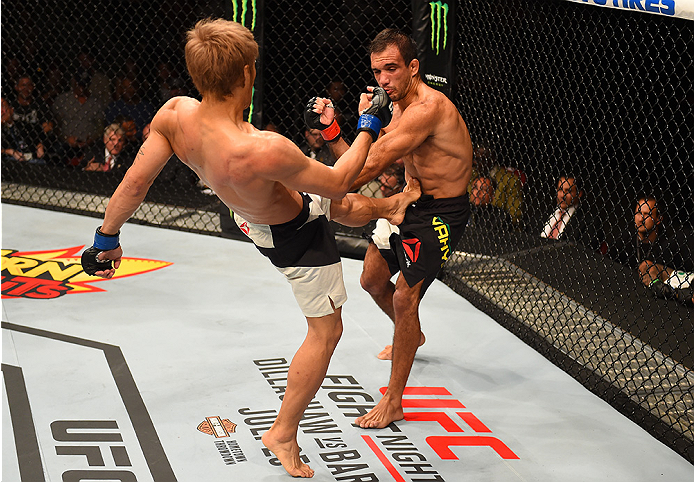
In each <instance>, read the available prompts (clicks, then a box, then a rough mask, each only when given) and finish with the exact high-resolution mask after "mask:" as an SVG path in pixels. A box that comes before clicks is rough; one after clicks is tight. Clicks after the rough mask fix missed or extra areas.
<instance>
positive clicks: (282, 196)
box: [152, 97, 301, 224]
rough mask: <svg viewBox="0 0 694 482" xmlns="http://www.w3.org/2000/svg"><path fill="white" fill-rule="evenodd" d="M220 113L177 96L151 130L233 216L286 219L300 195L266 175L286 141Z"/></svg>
mask: <svg viewBox="0 0 694 482" xmlns="http://www.w3.org/2000/svg"><path fill="white" fill-rule="evenodd" d="M220 114H221V111H219V112H218V111H216V110H215V109H212V110H210V109H205V108H204V107H203V106H202V105H201V104H200V102H198V101H197V100H194V99H191V98H187V97H179V98H176V99H173V100H172V101H171V102H170V103H169V104H167V105H166V106H165V107H164V108H162V109H161V110H160V112H159V113H158V114H157V119H156V121H159V122H158V124H155V123H154V122H153V125H152V127H153V129H155V128H156V129H158V130H159V131H160V132H161V133H162V134H163V135H164V137H166V139H168V141H169V143H170V145H171V149H172V150H173V152H174V153H175V154H176V156H178V158H179V159H181V161H183V162H184V163H185V164H186V165H188V166H189V167H190V168H191V169H193V171H195V172H196V174H197V175H198V176H199V177H200V179H202V180H203V182H205V183H206V184H207V185H208V186H209V187H211V188H212V189H213V190H214V192H215V193H216V194H217V195H218V196H219V198H220V199H221V200H222V201H223V202H224V203H225V204H226V205H227V206H229V207H230V208H231V209H232V210H233V211H235V212H237V213H239V214H240V215H241V216H243V217H244V218H246V219H247V220H249V221H252V222H256V223H263V224H278V223H282V222H286V221H289V220H291V219H292V218H293V217H295V216H296V215H297V214H298V212H299V209H300V206H301V205H300V196H299V195H298V193H297V192H296V191H290V190H289V189H287V187H285V186H284V185H283V184H281V183H280V182H278V181H276V180H272V179H269V177H270V178H271V177H272V176H267V175H266V174H267V173H268V169H269V166H268V163H272V162H273V159H274V155H273V152H274V151H281V149H282V144H284V140H285V139H284V138H283V137H282V136H279V135H278V134H276V133H274V132H268V131H259V130H257V129H256V128H255V127H253V126H252V125H251V124H249V123H247V122H234V121H232V120H231V119H230V118H229V116H227V115H220ZM278 138H281V139H278ZM273 146H275V149H273Z"/></svg>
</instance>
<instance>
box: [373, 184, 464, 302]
mask: <svg viewBox="0 0 694 482" xmlns="http://www.w3.org/2000/svg"><path fill="white" fill-rule="evenodd" d="M469 218H470V200H469V196H468V195H467V194H465V195H463V196H459V197H455V198H444V199H434V198H433V197H432V196H429V195H423V196H422V197H421V198H420V200H419V201H417V202H416V203H415V204H414V205H413V206H411V207H409V208H408V209H407V212H406V213H405V220H404V221H403V222H402V224H400V226H398V228H399V230H400V233H399V234H398V233H396V232H394V233H392V234H390V237H389V238H388V239H389V242H390V249H389V250H388V249H379V252H380V253H381V255H382V256H383V258H384V259H385V260H386V262H387V263H388V268H389V269H390V273H391V275H394V274H395V273H397V272H398V271H400V272H401V273H402V275H403V276H404V278H405V281H407V284H408V285H409V286H410V287H413V286H414V285H416V284H417V283H419V282H420V281H422V280H424V283H423V284H422V289H421V291H420V293H419V297H420V298H421V297H422V296H424V293H425V292H426V290H427V288H429V286H430V285H431V283H433V282H434V280H435V279H436V276H437V275H438V273H439V271H440V270H441V268H442V267H443V265H444V263H445V262H446V260H447V259H448V257H449V256H450V254H451V253H452V252H453V249H455V246H456V245H457V244H458V241H460V238H461V237H462V236H463V233H464V232H465V226H466V225H467V223H468V219H469Z"/></svg>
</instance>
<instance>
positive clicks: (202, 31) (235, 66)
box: [185, 19, 258, 100]
mask: <svg viewBox="0 0 694 482" xmlns="http://www.w3.org/2000/svg"><path fill="white" fill-rule="evenodd" d="M185 55H186V66H187V67H188V72H189V73H190V77H191V78H192V79H193V83H194V84H195V87H196V88H197V89H198V91H199V92H200V94H201V95H202V96H203V98H204V97H206V96H209V97H211V98H213V99H215V100H224V98H226V97H228V96H229V95H231V94H232V92H233V90H234V89H235V88H236V87H238V86H239V85H243V82H244V79H243V68H244V66H246V65H249V66H251V67H253V66H254V62H255V59H256V58H257V57H258V44H257V43H256V42H255V40H254V39H253V34H252V33H251V31H250V30H248V29H247V28H246V27H244V26H243V25H241V24H239V23H236V22H232V21H229V20H223V19H215V20H212V19H205V20H200V21H199V22H198V23H197V24H195V27H194V28H193V29H191V30H189V31H188V41H187V42H186V47H185Z"/></svg>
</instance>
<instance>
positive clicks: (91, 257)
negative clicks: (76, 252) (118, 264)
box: [81, 226, 120, 276]
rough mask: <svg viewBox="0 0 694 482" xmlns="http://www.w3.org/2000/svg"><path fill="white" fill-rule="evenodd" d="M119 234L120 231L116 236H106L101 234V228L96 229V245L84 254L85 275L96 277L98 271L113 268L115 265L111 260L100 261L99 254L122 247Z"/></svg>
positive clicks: (83, 267) (83, 266)
mask: <svg viewBox="0 0 694 482" xmlns="http://www.w3.org/2000/svg"><path fill="white" fill-rule="evenodd" d="M119 234H120V231H119V232H118V233H116V234H104V233H102V232H101V226H99V227H98V228H96V234H95V235H94V245H93V246H92V247H90V248H87V249H85V250H84V252H83V253H82V260H81V262H82V269H83V270H84V272H85V273H87V274H88V275H91V276H94V274H95V273H96V272H97V271H104V270H106V269H111V268H113V263H111V260H110V259H104V260H101V259H99V253H102V252H104V251H110V250H112V249H116V248H117V247H118V246H120V242H119V240H118V235H119Z"/></svg>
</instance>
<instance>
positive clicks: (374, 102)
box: [357, 87, 393, 142]
mask: <svg viewBox="0 0 694 482" xmlns="http://www.w3.org/2000/svg"><path fill="white" fill-rule="evenodd" d="M392 118H393V102H391V100H390V97H388V94H387V93H386V91H385V90H383V88H381V87H375V88H374V90H373V97H372V98H371V105H370V106H369V107H367V108H366V109H364V110H363V111H362V112H361V115H360V116H359V122H358V123H357V132H361V131H366V132H368V133H369V134H371V137H372V138H373V140H374V142H376V139H378V135H379V134H380V133H381V129H382V128H384V127H386V126H387V125H388V124H390V120H391V119H392Z"/></svg>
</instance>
